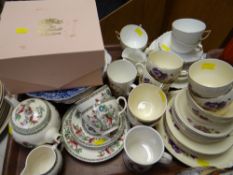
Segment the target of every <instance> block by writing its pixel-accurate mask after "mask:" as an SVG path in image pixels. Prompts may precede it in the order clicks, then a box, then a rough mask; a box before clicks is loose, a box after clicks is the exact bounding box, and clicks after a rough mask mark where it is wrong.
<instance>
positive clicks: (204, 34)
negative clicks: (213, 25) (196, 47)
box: [201, 30, 211, 41]
mask: <svg viewBox="0 0 233 175" xmlns="http://www.w3.org/2000/svg"><path fill="white" fill-rule="evenodd" d="M210 33H211V30H206V31H204V33H203V37H202V38H201V41H203V40H205V39H206V38H208V37H209V35H210Z"/></svg>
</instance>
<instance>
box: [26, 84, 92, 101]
mask: <svg viewBox="0 0 233 175" xmlns="http://www.w3.org/2000/svg"><path fill="white" fill-rule="evenodd" d="M87 89H88V87H78V88H72V89H66V90H55V91H44V92H32V93H27V95H28V96H30V97H35V98H42V99H45V100H48V101H64V100H69V99H71V98H73V97H75V96H77V95H79V94H81V93H83V92H85V90H87Z"/></svg>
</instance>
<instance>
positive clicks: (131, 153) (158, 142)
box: [124, 126, 164, 165]
mask: <svg viewBox="0 0 233 175" xmlns="http://www.w3.org/2000/svg"><path fill="white" fill-rule="evenodd" d="M124 148H125V152H126V154H127V156H128V157H129V158H130V159H131V160H132V161H134V162H136V163H138V164H140V165H152V164H154V163H155V162H157V161H158V160H159V159H160V158H161V157H162V154H163V152H164V144H163V141H162V139H161V137H160V135H159V133H158V132H157V131H155V130H154V129H153V128H151V127H148V126H135V127H134V128H132V129H131V130H129V132H128V133H127V135H126V138H125V143H124Z"/></svg>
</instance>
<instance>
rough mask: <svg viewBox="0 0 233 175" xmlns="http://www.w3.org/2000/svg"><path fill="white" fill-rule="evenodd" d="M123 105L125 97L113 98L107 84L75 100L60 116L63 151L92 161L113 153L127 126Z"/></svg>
mask: <svg viewBox="0 0 233 175" xmlns="http://www.w3.org/2000/svg"><path fill="white" fill-rule="evenodd" d="M120 103H121V104H122V106H121V105H120ZM126 108H127V101H126V99H125V97H121V96H120V97H118V98H117V99H116V98H115V97H113V96H112V95H111V91H110V89H109V87H108V86H107V85H104V86H102V87H100V88H99V89H97V90H96V91H94V92H93V93H91V94H90V95H89V96H86V97H84V98H83V99H82V100H79V101H78V102H77V103H76V105H75V106H74V107H73V108H71V109H70V110H69V111H68V112H67V113H66V114H65V116H64V117H63V123H62V136H63V140H64V145H65V148H66V150H67V151H68V152H69V153H70V154H71V155H72V156H74V157H75V158H77V159H78V160H82V161H85V162H92V163H93V162H102V161H105V160H108V159H110V158H112V157H113V156H115V155H117V154H118V153H119V152H120V151H121V150H122V149H123V140H124V136H125V134H126V132H127V131H128V128H129V126H128V122H127V119H126V113H125V110H126Z"/></svg>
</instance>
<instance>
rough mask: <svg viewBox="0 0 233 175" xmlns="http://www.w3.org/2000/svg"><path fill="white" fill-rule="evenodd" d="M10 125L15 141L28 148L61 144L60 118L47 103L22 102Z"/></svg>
mask: <svg viewBox="0 0 233 175" xmlns="http://www.w3.org/2000/svg"><path fill="white" fill-rule="evenodd" d="M10 125H11V127H12V131H13V132H12V134H13V138H14V139H15V141H16V142H18V143H20V144H22V145H24V146H26V147H33V146H36V145H41V144H44V143H53V142H59V138H60V134H59V129H60V125H61V121H60V117H59V114H58V112H57V110H56V109H55V107H54V106H53V105H52V104H51V103H49V102H47V101H44V100H40V99H36V98H30V99H27V100H24V101H22V102H20V103H19V104H18V105H17V106H16V107H15V109H14V110H13V112H12V116H11V121H10Z"/></svg>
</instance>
